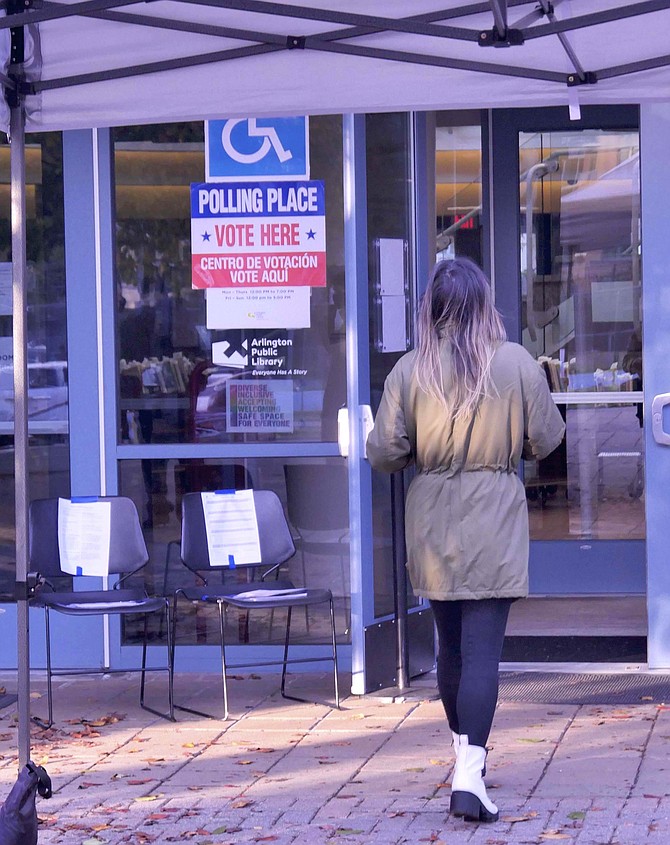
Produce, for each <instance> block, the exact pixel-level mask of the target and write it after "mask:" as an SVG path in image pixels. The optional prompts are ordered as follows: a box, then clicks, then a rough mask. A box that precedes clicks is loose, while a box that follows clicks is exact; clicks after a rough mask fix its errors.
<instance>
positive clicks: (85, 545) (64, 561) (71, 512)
mask: <svg viewBox="0 0 670 845" xmlns="http://www.w3.org/2000/svg"><path fill="white" fill-rule="evenodd" d="M110 524H111V504H110V502H71V501H70V500H69V499H59V500H58V550H59V552H60V565H61V569H62V570H63V572H69V573H70V575H101V576H105V575H109V539H110Z"/></svg>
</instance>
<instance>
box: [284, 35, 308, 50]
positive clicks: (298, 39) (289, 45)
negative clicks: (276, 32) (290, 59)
mask: <svg viewBox="0 0 670 845" xmlns="http://www.w3.org/2000/svg"><path fill="white" fill-rule="evenodd" d="M306 41H307V38H306V37H305V36H304V35H289V36H288V37H287V38H286V49H287V50H304V49H305V42H306Z"/></svg>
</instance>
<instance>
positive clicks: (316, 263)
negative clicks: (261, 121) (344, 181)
mask: <svg viewBox="0 0 670 845" xmlns="http://www.w3.org/2000/svg"><path fill="white" fill-rule="evenodd" d="M191 256H192V257H191V260H192V283H193V287H194V288H237V289H250V288H255V287H274V288H276V287H299V286H304V285H308V286H310V287H323V286H325V284H326V207H325V194H324V184H323V182H321V181H318V180H311V181H298V182H236V183H231V182H222V183H215V182H203V183H197V184H192V185H191Z"/></svg>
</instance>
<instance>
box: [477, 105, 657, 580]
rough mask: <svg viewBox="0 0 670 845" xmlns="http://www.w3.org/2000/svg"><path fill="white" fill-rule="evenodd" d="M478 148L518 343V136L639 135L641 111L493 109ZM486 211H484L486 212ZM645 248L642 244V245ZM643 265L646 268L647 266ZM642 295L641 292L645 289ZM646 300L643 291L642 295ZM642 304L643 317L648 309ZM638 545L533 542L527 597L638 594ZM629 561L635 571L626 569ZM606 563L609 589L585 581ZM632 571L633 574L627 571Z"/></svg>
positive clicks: (502, 286)
mask: <svg viewBox="0 0 670 845" xmlns="http://www.w3.org/2000/svg"><path fill="white" fill-rule="evenodd" d="M486 116H487V120H486V122H485V125H484V127H483V128H484V132H483V138H485V139H486V140H485V141H483V143H482V147H483V149H484V151H485V153H486V154H487V158H488V185H487V191H486V195H485V202H487V204H488V208H489V217H490V220H491V221H492V225H491V230H490V254H491V267H490V274H491V279H492V283H493V287H494V291H495V297H496V304H497V306H498V308H499V309H500V311H501V313H502V315H503V320H504V322H505V327H506V329H507V333H508V337H509V338H510V340H515V341H518V342H520V341H521V272H520V259H519V243H520V219H519V208H520V188H519V176H518V174H519V132H541V131H544V132H559V131H561V130H565V131H574V130H579V129H608V130H622V131H625V130H637V129H638V128H639V126H640V115H639V108H638V106H635V105H629V106H584V107H583V108H582V109H581V119H580V120H574V121H571V120H569V116H568V110H567V108H560V107H554V108H536V109H494V110H492V111H489V112H488V113H486ZM485 207H486V206H485ZM645 250H646V246H645ZM646 266H647V264H646V262H645V267H646ZM643 292H644V286H643ZM643 296H644V293H643ZM645 306H646V302H645V301H644V300H643V319H645V317H644V314H645V313H647V311H646V308H645ZM645 554H646V551H645V541H644V540H588V541H583V540H534V541H531V546H530V590H531V595H532V594H536V595H547V594H554V595H558V594H560V595H564V594H565V593H566V592H567V593H570V594H576V595H580V594H583V595H589V594H594V593H625V594H644V593H645V592H646V583H645V579H644V570H645V566H644V561H645ZM631 560H632V561H634V562H635V566H634V567H631V566H627V565H626V564H627V562H629V561H631ZM604 562H608V563H610V564H612V566H611V569H610V573H611V576H612V577H611V578H608V580H607V583H603V582H602V581H601V580H599V579H597V578H595V579H593V578H590V577H589V573H590V572H591V571H592V568H593V566H594V565H595V564H596V563H600V564H603V563H604ZM568 570H572V572H573V573H575V574H577V573H579V576H580V580H579V585H580V591H579V592H574V591H572V590H566V589H565V583H564V582H562V581H561V579H560V574H561V573H565V572H566V571H568ZM633 570H635V571H633Z"/></svg>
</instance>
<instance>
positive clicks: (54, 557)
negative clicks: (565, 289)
mask: <svg viewBox="0 0 670 845" xmlns="http://www.w3.org/2000/svg"><path fill="white" fill-rule="evenodd" d="M97 501H99V502H109V503H110V538H109V572H110V574H112V575H115V574H122V573H129V572H135V571H136V570H137V569H140V568H141V567H142V566H144V565H145V563H146V562H147V561H148V560H149V553H148V552H147V546H146V543H145V542H144V536H143V534H142V527H141V525H140V519H139V515H138V513H137V508H136V507H135V503H134V502H133V501H132V499H128V498H126V497H125V496H100V497H99V498H98V499H97ZM28 548H29V560H30V568H31V569H33V570H35V571H37V572H39V573H41V574H42V575H44V576H45V577H47V578H48V577H52V578H53V577H56V576H58V575H66V574H68V573H65V572H63V571H62V569H61V566H60V553H59V551H58V499H36V500H35V501H34V502H31V503H30V509H29V513H28Z"/></svg>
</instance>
